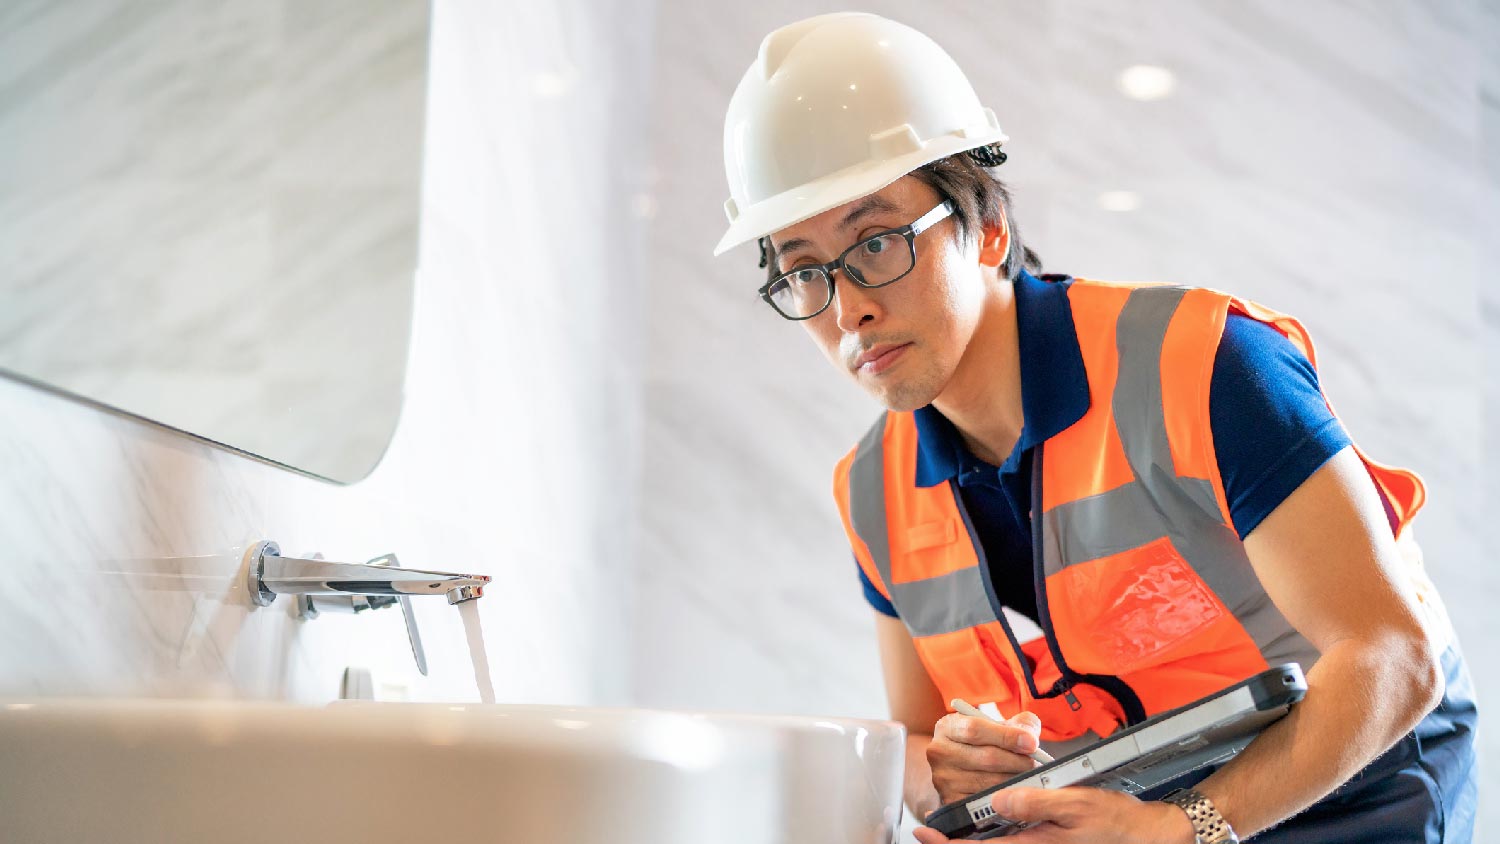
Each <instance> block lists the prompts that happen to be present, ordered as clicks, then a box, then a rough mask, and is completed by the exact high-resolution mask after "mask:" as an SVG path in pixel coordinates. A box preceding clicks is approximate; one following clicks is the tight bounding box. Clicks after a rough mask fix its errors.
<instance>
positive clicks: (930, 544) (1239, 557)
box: [834, 279, 1451, 752]
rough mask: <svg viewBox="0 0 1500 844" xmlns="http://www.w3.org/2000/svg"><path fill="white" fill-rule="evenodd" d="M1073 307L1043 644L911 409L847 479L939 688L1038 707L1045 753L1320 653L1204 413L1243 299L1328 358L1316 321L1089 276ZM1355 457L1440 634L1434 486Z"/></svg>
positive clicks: (882, 573) (854, 523) (880, 429)
mask: <svg viewBox="0 0 1500 844" xmlns="http://www.w3.org/2000/svg"><path fill="white" fill-rule="evenodd" d="M1068 300H1069V304H1070V306H1071V309H1072V314H1073V322H1074V327H1075V329H1076V331H1077V335H1078V341H1079V349H1080V352H1081V353H1082V357H1083V363H1084V369H1085V371H1086V372H1087V377H1088V386H1089V396H1090V406H1089V409H1088V411H1087V412H1086V413H1085V414H1084V415H1083V417H1082V418H1081V419H1079V420H1078V421H1077V422H1075V423H1074V424H1073V425H1071V426H1070V427H1068V428H1067V429H1066V430H1064V431H1062V432H1061V433H1059V434H1057V435H1056V436H1054V437H1051V438H1049V439H1048V440H1046V441H1045V442H1044V443H1041V444H1038V445H1037V447H1036V450H1035V452H1034V455H1033V464H1032V465H1033V469H1032V471H1033V478H1032V484H1033V495H1032V500H1031V506H1032V518H1031V523H1032V540H1033V546H1034V551H1035V554H1036V559H1035V560H1034V562H1033V565H1034V567H1035V569H1036V579H1037V586H1038V588H1037V610H1038V614H1039V616H1040V619H1039V620H1040V625H1041V628H1042V631H1043V635H1042V636H1038V637H1036V638H1034V639H1032V640H1031V641H1028V642H1024V643H1022V642H1019V641H1018V640H1017V637H1016V635H1015V634H1014V632H1013V630H1012V627H1011V625H1010V624H1009V623H1008V622H1007V621H1006V620H1005V616H1004V613H1003V612H1001V608H1000V607H999V606H998V605H996V603H994V602H992V600H991V599H990V597H989V595H990V594H992V592H993V588H992V586H991V585H990V583H989V581H988V578H989V572H988V568H987V567H986V566H985V565H984V564H983V552H982V550H981V549H980V547H979V543H978V541H977V539H976V538H975V535H974V530H973V526H972V524H971V523H970V521H969V518H968V515H967V513H965V512H964V507H963V503H962V499H961V498H960V497H959V496H958V494H957V489H956V487H955V486H954V485H953V482H952V481H950V482H949V484H948V485H946V486H943V485H939V486H935V487H931V488H922V487H918V486H917V485H916V483H915V481H916V460H917V428H916V423H915V421H914V420H913V417H912V414H910V413H886V414H884V415H883V416H882V418H881V419H880V420H879V421H878V422H877V424H876V425H875V426H874V427H873V428H872V429H871V430H870V432H869V433H868V434H866V435H865V437H864V438H863V439H862V440H861V441H860V443H859V444H858V445H857V446H856V447H855V448H854V449H853V450H852V451H851V452H850V453H849V454H848V455H847V456H846V457H845V458H844V459H843V460H841V461H840V462H839V464H838V468H837V470H836V472H835V481H834V494H835V497H836V498H837V499H838V505H839V512H840V514H841V515H842V516H843V521H844V528H845V530H846V531H847V532H848V534H849V540H850V543H851V544H852V546H853V548H854V553H855V557H856V558H857V559H858V560H859V564H860V566H861V568H863V569H864V572H865V575H866V576H867V577H868V578H869V579H870V581H871V583H873V584H874V585H875V587H876V589H878V590H879V591H880V592H881V594H883V595H884V596H885V597H886V598H887V599H889V600H890V601H891V603H892V604H893V605H894V606H895V608H896V611H897V613H898V614H899V615H900V617H901V619H902V621H903V622H904V623H905V624H906V627H907V629H908V630H909V631H910V632H911V636H912V641H913V643H914V645H915V646H916V651H917V653H918V655H919V656H920V657H921V660H922V663H923V665H924V666H925V667H926V669H927V672H928V674H929V675H931V677H932V680H933V682H934V684H935V685H936V686H937V688H938V691H939V692H940V693H941V694H942V698H943V700H944V701H949V700H952V699H953V698H964V699H965V700H968V701H970V702H973V703H978V702H984V701H992V702H994V703H995V704H996V706H997V707H998V708H999V710H1000V712H1001V713H1002V714H1003V715H1004V716H1005V717H1010V716H1013V715H1015V714H1016V713H1017V712H1019V711H1022V710H1029V711H1031V712H1034V713H1036V714H1037V715H1038V716H1039V717H1040V718H1041V721H1042V739H1043V743H1044V746H1048V747H1049V748H1051V749H1055V750H1059V751H1062V752H1067V751H1069V750H1071V749H1074V748H1076V747H1078V746H1080V745H1082V744H1085V743H1090V742H1092V741H1095V740H1097V738H1098V737H1102V736H1107V735H1109V734H1110V733H1111V732H1113V731H1114V730H1115V729H1116V727H1117V726H1119V725H1121V724H1134V723H1139V722H1140V721H1142V720H1144V719H1145V718H1147V717H1150V716H1152V715H1155V714H1158V713H1161V712H1164V711H1167V710H1170V709H1174V708H1176V707H1179V706H1182V705H1184V704H1187V703H1191V702H1192V701H1195V700H1197V699H1199V698H1202V697H1205V696H1207V695H1209V694H1212V693H1213V692H1216V691H1219V690H1220V689H1223V688H1225V687H1226V686H1229V685H1232V684H1234V683H1236V682H1238V681H1240V680H1243V679H1245V678H1246V677H1249V676H1251V675H1253V674H1255V673H1256V672H1258V671H1261V670H1264V669H1265V668H1267V667H1268V666H1270V665H1277V664H1281V663H1284V662H1297V663H1300V664H1301V665H1302V667H1303V669H1304V670H1309V669H1311V668H1312V666H1313V664H1314V663H1316V662H1317V660H1318V656H1319V651H1318V649H1317V648H1316V647H1314V646H1313V644H1312V643H1311V642H1309V641H1308V640H1307V639H1306V638H1305V637H1303V635H1302V634H1301V633H1299V632H1298V631H1297V630H1296V629H1295V628H1293V627H1292V626H1291V624H1289V623H1288V622H1287V620H1286V618H1285V617H1284V616H1283V615H1282V614H1281V611H1280V610H1279V609H1278V608H1277V607H1276V605H1275V604H1274V603H1272V602H1271V600H1270V598H1269V597H1268V596H1267V595H1266V592H1265V590H1264V589H1263V588H1262V586H1261V584H1260V580H1259V579H1258V578H1257V576H1256V574H1255V571H1254V569H1253V568H1252V567H1251V565H1250V561H1249V558H1248V557H1247V556H1246V554H1245V550H1244V545H1243V543H1242V542H1241V541H1240V539H1239V536H1238V534H1236V532H1235V530H1234V528H1233V527H1232V525H1233V522H1232V521H1231V519H1230V514H1229V504H1228V501H1227V499H1226V498H1225V495H1224V484H1223V481H1222V479H1221V478H1220V476H1219V467H1218V462H1217V460H1216V459H1215V457H1214V441H1213V432H1212V429H1211V427H1210V425H1209V409H1208V391H1209V381H1210V378H1211V377H1212V373H1213V363H1214V356H1215V354H1216V352H1217V350H1218V346H1219V338H1220V335H1221V334H1222V333H1223V330H1224V321H1225V318H1226V316H1227V314H1228V312H1229V311H1230V309H1233V310H1234V311H1236V312H1237V313H1242V314H1245V315H1247V316H1250V317H1253V318H1254V319H1257V320H1260V321H1261V322H1264V323H1268V324H1270V325H1272V326H1274V327H1275V328H1276V329H1277V330H1279V331H1280V332H1281V333H1282V334H1283V335H1285V336H1286V337H1287V338H1288V339H1289V340H1291V341H1292V343H1293V344H1294V345H1296V346H1297V348H1298V349H1299V350H1300V351H1301V352H1302V353H1303V354H1304V355H1305V356H1306V357H1307V359H1308V360H1309V362H1312V363H1313V365H1314V367H1316V359H1315V356H1314V352H1313V346H1312V341H1311V339H1310V338H1309V336H1308V334H1307V332H1306V330H1305V329H1304V328H1303V327H1302V325H1301V324H1300V323H1298V322H1297V321H1296V320H1295V319H1292V318H1291V317H1289V316H1285V315H1283V314H1279V313H1276V312H1274V311H1271V310H1269V309H1267V308H1264V307H1261V306H1259V305H1257V304H1255V303H1253V302H1249V301H1246V300H1243V299H1238V298H1235V297H1232V296H1229V295H1227V294H1224V293H1220V292H1217V291H1214V290H1208V289H1201V288H1192V289H1190V288H1183V287H1174V286H1166V285H1146V284H1116V283H1107V282H1098V281H1090V280H1087V279H1075V280H1074V282H1073V283H1072V285H1071V286H1070V287H1069V290H1068ZM1325 400H1326V396H1325ZM1329 409H1330V410H1332V407H1331V405H1330V408H1329ZM1355 450H1356V452H1358V453H1359V456H1360V457H1361V459H1363V460H1364V462H1365V465H1366V467H1367V468H1368V470H1369V473H1370V477H1371V478H1372V479H1373V480H1374V482H1375V483H1376V485H1378V487H1379V488H1380V490H1381V492H1383V493H1384V495H1385V498H1386V500H1387V501H1388V502H1389V504H1390V506H1391V508H1392V509H1393V511H1394V516H1395V518H1394V522H1395V524H1394V532H1395V534H1396V536H1397V538H1398V546H1400V547H1401V548H1402V550H1403V554H1404V556H1405V557H1406V559H1407V561H1408V563H1409V566H1408V571H1409V572H1410V575H1411V578H1412V583H1413V586H1414V588H1415V590H1416V592H1417V595H1418V598H1419V601H1420V602H1421V603H1422V604H1423V606H1424V609H1425V610H1426V611H1427V612H1428V613H1429V618H1435V619H1436V624H1435V627H1434V629H1436V627H1439V626H1446V625H1447V618H1446V613H1445V612H1444V611H1443V610H1442V606H1441V602H1440V601H1439V600H1438V598H1437V593H1436V591H1435V589H1434V588H1433V587H1432V584H1431V582H1430V581H1429V580H1428V579H1427V577H1426V575H1425V573H1424V572H1423V571H1422V565H1421V557H1420V552H1419V551H1418V550H1417V548H1416V544H1415V541H1414V540H1413V539H1412V538H1411V531H1410V530H1409V529H1408V528H1409V526H1410V524H1411V521H1412V518H1413V517H1414V516H1415V515H1416V513H1417V511H1418V510H1419V509H1421V507H1422V504H1423V503H1424V500H1425V498H1426V493H1425V489H1424V487H1423V484H1422V481H1421V479H1420V478H1419V477H1418V476H1417V475H1416V474H1414V473H1412V472H1410V471H1407V470H1405V469H1398V468H1393V467H1388V466H1383V465H1381V464H1379V463H1376V462H1374V461H1372V460H1370V459H1369V458H1368V457H1366V456H1365V455H1364V453H1363V452H1359V450H1358V448H1357V447H1356V449H1355ZM1038 508H1039V509H1040V513H1041V515H1040V518H1038V517H1037V515H1036V514H1037V512H1038ZM1448 629H1449V631H1450V633H1451V627H1449V628H1448Z"/></svg>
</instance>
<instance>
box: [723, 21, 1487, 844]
mask: <svg viewBox="0 0 1500 844" xmlns="http://www.w3.org/2000/svg"><path fill="white" fill-rule="evenodd" d="M1005 140H1006V137H1005V135H1004V134H1003V133H1002V132H1001V131H1000V127H999V125H998V122H997V120H996V118H995V115H994V114H993V112H991V111H989V110H988V109H985V108H982V107H981V106H980V105H979V102H978V99H977V97H976V96H975V94H974V92H973V89H972V87H971V86H970V85H969V83H968V81H967V79H966V78H965V77H964V75H963V73H962V72H961V71H960V70H959V69H958V67H957V66H956V65H955V64H954V63H953V61H952V59H951V58H950V57H948V55H947V54H946V53H944V52H943V51H942V50H941V48H939V47H938V46H937V45H936V44H934V43H933V42H932V41H931V40H930V39H928V38H926V37H925V36H923V35H922V34H921V33H918V32H916V31H915V30H912V29H910V28H908V27H905V26H902V25H900V24H897V23H894V22H891V21H888V20H885V19H882V18H879V17H876V16H873V15H864V14H838V15H825V16H820V17H815V18H811V19H808V20H804V21H800V22H798V23H795V24H792V25H789V26H787V27H783V28H782V29H779V30H777V31H775V32H773V33H771V34H770V35H769V36H767V37H766V39H765V40H764V42H763V43H762V44H761V48H760V52H759V56H758V57H757V59H756V61H755V63H754V64H753V65H752V66H751V67H750V69H749V70H748V71H747V72H746V74H745V76H744V78H743V80H742V81H741V83H740V85H739V87H738V89H737V90H736V92H735V95H734V98H733V100H732V101H731V103H730V106H729V111H728V115H727V117H726V121H725V166H726V170H727V171H728V176H729V182H730V190H731V199H730V200H729V202H728V203H726V210H727V212H728V214H729V218H730V228H729V231H728V232H727V233H726V234H725V236H724V238H723V240H722V241H721V242H720V243H719V245H718V248H717V249H716V254H719V253H722V252H723V251H725V250H726V249H729V248H731V247H733V246H735V245H738V244H741V243H747V242H750V241H758V242H759V243H760V247H761V255H762V259H763V265H765V266H766V268H767V273H768V277H769V280H768V282H767V284H766V285H765V286H764V287H763V288H762V289H761V295H762V297H763V298H764V299H765V300H766V302H767V303H768V304H769V305H770V306H771V307H772V308H774V309H775V311H776V312H777V313H779V314H780V315H781V316H783V317H785V318H787V319H791V320H797V321H799V322H801V324H802V326H803V327H804V328H805V329H806V330H807V333H808V334H809V336H811V337H812V339H813V340H814V342H815V343H816V344H817V345H818V347H819V348H820V349H821V350H822V352H823V353H824V355H825V356H826V357H827V358H828V359H829V361H830V362H831V363H832V364H833V365H834V366H835V367H836V368H837V369H840V370H842V371H844V372H845V373H847V374H849V375H850V376H852V377H853V378H854V379H855V380H856V381H857V382H858V383H859V384H860V385H861V386H862V387H864V388H865V389H866V390H868V391H869V392H870V393H871V394H872V395H873V396H875V397H876V398H877V399H879V400H880V401H881V402H882V403H883V404H884V405H885V406H886V407H887V408H889V412H888V413H886V414H884V415H883V416H882V418H881V419H880V420H878V422H877V423H876V425H875V426H874V427H873V428H872V429H871V430H870V432H869V434H867V435H866V436H865V437H864V439H863V440H862V441H861V442H860V443H859V444H858V445H857V446H856V447H855V448H854V449H853V450H852V451H851V452H850V453H849V455H848V456H847V457H846V458H845V459H844V460H843V461H841V462H840V464H839V466H838V469H837V472H836V476H835V490H834V491H835V496H836V498H837V499H838V503H839V507H840V511H841V513H842V515H843V519H844V524H845V528H846V530H847V532H848V534H849V537H850V541H851V544H852V546H853V549H854V554H855V557H856V560H857V562H858V565H859V572H860V575H861V577H862V579H863V580H864V583H865V591H866V594H867V596H869V598H870V600H871V602H872V604H874V605H875V607H876V609H877V610H879V612H878V613H877V615H876V623H877V632H878V636H879V642H880V650H881V655H882V663H883V666H884V671H885V675H886V685H887V690H888V694H889V697H890V702H891V707H892V711H893V717H895V718H896V719H898V720H900V721H902V722H903V723H905V724H906V726H907V729H908V732H909V738H908V755H907V784H906V800H907V803H908V805H909V806H910V807H911V809H912V811H914V812H917V813H918V816H919V817H925V815H926V814H927V813H928V812H930V811H932V810H933V809H935V808H936V807H938V806H939V805H941V804H942V803H945V802H949V801H952V800H955V799H958V798H960V797H964V796H967V795H970V794H973V793H975V792H977V791H980V790H982V789H984V788H987V787H989V786H991V785H994V784H995V783H998V782H1001V781H1003V780H1005V779H1008V778H1009V777H1010V776H1011V775H1013V774H1015V773H1017V772H1020V771H1024V770H1029V769H1030V768H1031V767H1032V766H1033V765H1034V764H1035V763H1033V762H1032V760H1031V758H1030V757H1029V754H1030V753H1031V752H1032V751H1034V750H1036V749H1037V748H1038V746H1039V745H1040V746H1044V747H1046V748H1048V749H1050V750H1053V751H1064V752H1065V751H1067V750H1070V749H1074V748H1077V747H1080V746H1082V745H1084V744H1087V743H1089V742H1092V741H1095V740H1097V739H1098V738H1099V737H1101V736H1105V735H1108V734H1109V733H1111V732H1113V731H1114V730H1115V729H1118V728H1119V727H1120V726H1122V725H1128V724H1133V723H1138V722H1140V721H1141V720H1144V719H1145V718H1147V717H1149V716H1151V715H1154V714H1157V713H1159V712H1163V711H1167V710H1170V709H1173V708H1176V707H1178V706H1182V705H1184V704H1186V703H1190V702H1192V701H1194V700H1197V699H1199V698H1202V697H1204V696H1207V695H1209V694H1211V693H1213V692H1214V691H1217V690H1218V689H1221V688H1224V687H1226V686H1229V685H1231V684H1233V683H1235V682H1237V681H1238V680H1240V679H1243V678H1245V677H1248V676H1250V675H1252V674H1254V673H1257V672H1258V671H1259V670H1262V669H1264V668H1266V667H1267V666H1268V665H1274V664H1279V663H1282V662H1298V663H1300V664H1301V665H1302V666H1303V668H1304V669H1305V670H1306V674H1307V680H1308V693H1307V696H1306V698H1305V699H1304V700H1303V701H1302V703H1300V704H1299V705H1298V706H1296V707H1295V708H1294V709H1293V710H1292V712H1291V714H1290V715H1288V716H1287V717H1286V718H1284V719H1283V720H1281V721H1280V722H1278V723H1276V724H1275V725H1273V726H1272V727H1270V728H1268V729H1267V730H1266V731H1265V732H1264V733H1262V735H1261V736H1260V737H1259V738H1258V739H1257V740H1256V741H1255V742H1253V743H1252V744H1251V745H1250V746H1249V747H1248V748H1247V749H1246V750H1245V751H1244V752H1243V753H1242V754H1241V755H1240V756H1239V757H1238V758H1236V759H1234V760H1233V761H1231V762H1229V763H1228V764H1225V765H1224V766H1222V768H1220V769H1218V770H1217V771H1214V772H1213V773H1211V774H1210V775H1208V776H1207V778H1205V779H1201V781H1200V782H1196V783H1187V784H1184V785H1189V786H1190V787H1189V788H1187V789H1186V790H1179V791H1177V792H1175V793H1173V794H1172V795H1169V796H1167V797H1166V800H1165V801H1163V800H1156V799H1140V798H1137V797H1133V796H1127V795H1123V794H1119V793H1113V792H1104V791H1099V790H1096V789H1087V788H1069V789H1060V790H1056V791H1044V790H1019V789H1018V790H1008V791H1004V792H1000V793H999V794H997V796H996V797H995V799H994V805H995V808H996V810H997V811H998V812H999V813H1000V814H1002V815H1005V816H1007V817H1011V818H1016V819H1020V820H1025V821H1029V822H1032V823H1033V826H1032V827H1031V828H1030V829H1028V830H1026V831H1024V832H1022V833H1020V834H1019V835H1017V836H1016V837H1015V840H1016V841H1018V842H1026V841H1079V842H1082V841H1088V842H1108V841H1120V842H1126V841H1128V842H1148V841H1149V842H1192V841H1214V842H1219V841H1234V840H1238V839H1237V838H1236V835H1238V837H1239V838H1246V837H1249V836H1251V835H1256V836H1257V840H1262V841H1309V842H1310V841H1317V842H1331V841H1351V842H1353V841H1361V842H1376V841H1449V842H1456V841H1468V840H1469V839H1470V837H1471V835H1472V832H1471V827H1472V816H1473V812H1474V803H1475V779H1474V770H1473V747H1472V741H1473V726H1474V722H1475V717H1476V715H1475V708H1474V705H1473V702H1472V699H1471V698H1472V693H1471V690H1470V686H1469V682H1468V677H1467V673H1466V669H1465V667H1464V664H1463V661H1462V657H1461V656H1460V655H1459V652H1458V650H1457V644H1456V642H1455V641H1454V640H1453V636H1452V630H1451V627H1450V626H1449V625H1448V622H1447V617H1446V614H1445V611H1444V609H1443V607H1442V604H1441V601H1440V599H1439V598H1438V595H1437V593H1436V591H1435V590H1434V589H1433V588H1432V585H1431V583H1430V581H1429V580H1428V579H1427V577H1426V576H1425V574H1424V573H1423V572H1422V568H1421V556H1420V551H1419V550H1418V548H1417V545H1416V543H1415V539H1414V536H1413V531H1412V528H1411V522H1412V520H1413V518H1414V516H1415V515H1416V512H1417V510H1418V509H1419V508H1420V507H1421V506H1422V503H1423V500H1424V497H1425V491H1424V488H1423V486H1422V482H1421V480H1420V479H1419V478H1418V477H1417V476H1416V475H1415V474H1413V473H1411V472H1409V471H1406V470H1403V469H1397V468H1392V467H1387V466H1383V465H1381V464H1378V463H1375V462H1374V461H1372V460H1370V459H1368V458H1367V457H1365V455H1364V454H1363V453H1362V452H1360V451H1359V450H1358V449H1357V448H1356V447H1355V446H1354V444H1353V443H1352V441H1351V440H1350V439H1349V437H1348V434H1347V433H1346V432H1345V431H1344V429H1343V427H1342V425H1340V424H1339V422H1338V420H1337V418H1336V417H1335V416H1334V415H1333V412H1332V409H1331V407H1329V405H1328V403H1327V401H1326V399H1325V398H1324V397H1323V395H1322V392H1321V389H1320V388H1319V386H1318V383H1317V375H1316V370H1315V368H1314V366H1313V360H1314V355H1313V349H1312V345H1311V340H1310V339H1309V337H1308V336H1307V334H1306V332H1305V330H1303V328H1302V326H1301V325H1300V324H1298V323H1297V322H1296V321H1295V320H1294V319H1292V318H1290V317H1287V316H1284V315H1281V314H1278V313H1275V312H1274V311H1270V310H1268V309H1266V308H1263V307H1261V306H1259V305H1257V304H1255V303H1253V302H1248V301H1245V300H1241V299H1237V298H1234V297H1232V296H1229V295H1227V294H1223V293H1219V292H1217V291H1213V290H1208V289H1189V288H1182V287H1169V286H1160V285H1157V286H1152V285H1134V284H1108V283H1103V282H1097V281H1090V280H1084V279H1073V278H1069V277H1066V276H1044V277H1041V278H1038V277H1037V276H1036V275H1033V274H1032V272H1030V271H1029V270H1040V260H1039V259H1038V258H1037V256H1036V255H1035V253H1033V252H1031V251H1030V250H1028V249H1027V248H1026V247H1025V246H1024V245H1023V244H1022V242H1021V237H1020V234H1019V232H1018V230H1017V227H1016V225H1015V222H1014V221H1013V220H1012V219H1011V214H1010V211H1009V198H1008V195H1007V194H1006V192H1005V189H1004V188H1003V186H1002V185H1001V184H1000V183H999V182H998V181H997V180H996V179H995V177H994V174H993V168H995V167H997V166H999V165H1000V164H1001V163H1003V161H1004V160H1005V155H1004V153H1002V152H1000V145H1001V144H1002V143H1003V142H1004V141H1005ZM1023 623H1029V625H1030V627H1031V630H1032V633H1031V635H1025V633H1024V632H1022V633H1018V632H1017V631H1018V630H1019V629H1020V627H1021V626H1022V624H1023ZM954 698H964V699H967V700H969V701H970V702H971V703H985V704H994V705H995V707H996V708H997V709H998V710H999V711H1000V712H1001V714H1002V715H1003V716H1005V719H1006V720H1005V721H1004V722H992V721H989V720H987V719H981V718H972V717H968V716H964V715H959V714H956V713H953V712H951V710H950V709H949V707H948V702H949V701H951V700H952V699H954ZM1158 796H1159V795H1142V797H1144V798H1154V797H1158ZM917 834H918V837H919V838H920V839H921V840H922V841H923V842H927V844H931V843H932V842H937V841H942V840H944V839H943V836H941V835H940V834H939V833H937V832H936V831H934V830H930V829H920V830H918V833H917Z"/></svg>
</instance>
